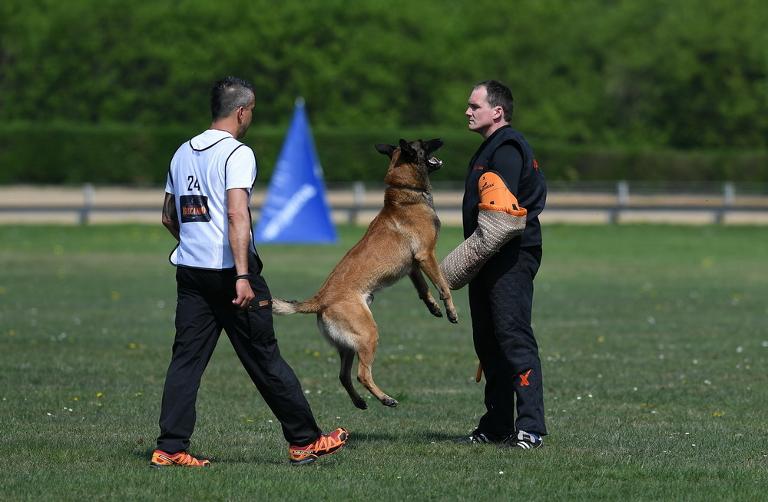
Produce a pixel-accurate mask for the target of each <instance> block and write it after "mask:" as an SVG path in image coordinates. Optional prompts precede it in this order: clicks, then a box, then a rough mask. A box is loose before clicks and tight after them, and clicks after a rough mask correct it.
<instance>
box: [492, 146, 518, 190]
mask: <svg viewBox="0 0 768 502" xmlns="http://www.w3.org/2000/svg"><path fill="white" fill-rule="evenodd" d="M488 168H489V170H490V171H494V172H496V173H498V174H499V176H501V178H502V179H503V180H504V183H506V184H507V188H508V189H509V191H510V192H512V193H513V194H514V195H515V196H519V195H520V194H519V192H518V189H519V185H520V176H521V174H522V172H523V156H522V154H521V153H520V150H518V148H517V147H516V146H515V145H510V144H506V145H501V146H500V147H499V148H498V149H497V150H496V151H495V152H494V153H493V158H492V159H491V162H490V165H489V166H488Z"/></svg>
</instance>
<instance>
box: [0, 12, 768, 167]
mask: <svg viewBox="0 0 768 502" xmlns="http://www.w3.org/2000/svg"><path fill="white" fill-rule="evenodd" d="M766 26H768V2H765V1H764V0H738V1H732V2H726V1H723V0H675V1H669V0H579V1H576V2H574V1H573V0H516V1H514V2H504V1H498V0H463V1H462V0H419V1H412V0H387V1H380V0H359V1H350V0H286V1H280V2H277V1H273V0H229V1H227V2H213V1H211V0H157V1H151V2H150V1H125V0H68V1H61V0H3V1H2V2H0V122H2V123H8V122H13V121H19V120H20V121H28V122H33V123H36V124H41V123H48V122H52V121H53V122H56V121H63V122H66V123H85V124H100V125H101V124H110V123H132V124H140V125H142V126H145V127H148V128H152V129H156V128H158V127H165V126H168V125H183V126H186V127H189V126H190V125H191V124H199V123H202V122H204V121H205V120H206V119H207V99H208V89H209V87H210V84H211V82H212V81H213V80H214V79H215V78H217V77H220V76H222V75H225V74H237V75H241V76H243V77H246V78H250V79H252V80H253V81H254V83H255V84H256V87H257V89H258V107H257V111H256V116H255V117H256V118H255V120H256V123H257V125H259V126H262V127H267V128H274V127H277V126H285V124H286V122H287V120H288V117H289V116H290V113H287V112H286V110H290V108H291V104H292V103H293V100H294V99H295V98H296V96H298V95H302V96H304V97H305V98H306V101H307V104H308V109H309V111H310V112H311V116H312V119H313V123H314V124H315V125H316V126H318V127H321V128H331V127H336V128H342V129H346V130H357V129H364V130H372V129H380V128H384V129H392V130H394V129H413V128H421V127H424V128H430V127H434V128H438V129H441V130H453V129H455V128H459V127H461V125H462V124H463V123H464V117H463V111H464V109H465V107H466V99H467V95H468V94H469V90H470V87H471V85H472V84H473V83H475V82H477V81H479V80H483V79H486V78H498V79H501V80H503V81H505V82H507V83H509V84H510V85H511V87H512V88H513V91H514V93H515V97H516V102H517V111H516V117H515V123H516V125H517V126H518V127H519V128H520V129H521V130H523V131H525V132H526V133H528V134H530V135H532V136H535V137H538V138H541V139H542V140H543V141H544V142H546V143H548V144H575V145H599V146H601V147H605V146H607V147H611V148H613V147H630V148H661V149H702V148H703V149H716V148H740V149H755V148H758V149H760V148H766V147H767V146H768V30H767V29H766ZM62 132H63V131H62ZM0 167H2V169H8V166H0ZM137 176H138V174H137Z"/></svg>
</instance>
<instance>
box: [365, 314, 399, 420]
mask: <svg viewBox="0 0 768 502" xmlns="http://www.w3.org/2000/svg"><path fill="white" fill-rule="evenodd" d="M367 338H368V343H367V344H365V345H364V346H361V347H359V348H358V350H357V359H358V365H357V380H358V381H359V382H360V383H361V384H363V385H364V386H365V388H366V389H368V390H369V391H370V392H371V394H373V395H374V396H376V399H378V400H379V401H381V404H383V405H384V406H391V407H394V406H397V401H396V400H395V399H393V398H391V397H389V396H388V395H387V394H385V393H384V392H383V391H382V390H381V389H380V388H379V387H378V385H376V382H374V381H373V359H374V356H375V354H376V345H377V344H378V333H376V331H375V325H374V331H373V334H372V335H369V336H368V337H367Z"/></svg>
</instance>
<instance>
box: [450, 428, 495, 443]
mask: <svg viewBox="0 0 768 502" xmlns="http://www.w3.org/2000/svg"><path fill="white" fill-rule="evenodd" d="M503 441H504V438H503V437H502V436H497V435H495V434H490V433H487V432H481V431H480V430H479V429H475V430H473V431H472V434H470V435H469V436H465V437H462V438H459V439H457V440H456V442H457V443H460V444H501V443H502V442H503Z"/></svg>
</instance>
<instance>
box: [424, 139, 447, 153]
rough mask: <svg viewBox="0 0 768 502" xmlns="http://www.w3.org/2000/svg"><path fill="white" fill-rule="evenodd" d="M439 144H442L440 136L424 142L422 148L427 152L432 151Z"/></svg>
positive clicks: (438, 146) (439, 145)
mask: <svg viewBox="0 0 768 502" xmlns="http://www.w3.org/2000/svg"><path fill="white" fill-rule="evenodd" d="M441 146H443V140H441V139H440V138H435V139H431V140H429V141H425V142H424V149H425V150H426V151H427V154H430V153H432V152H434V151H435V150H437V149H438V148H440V147H441Z"/></svg>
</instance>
